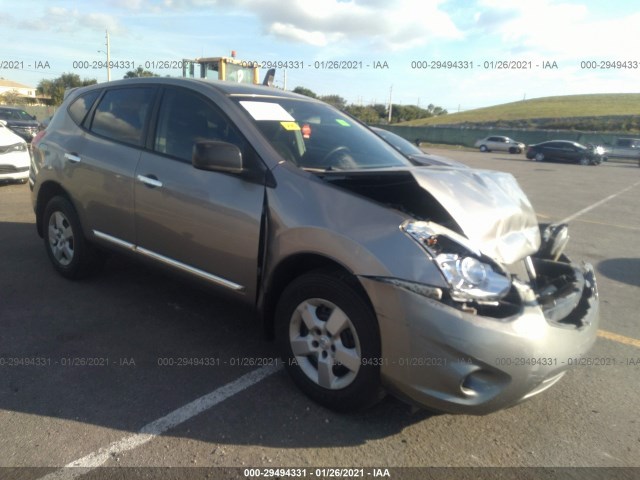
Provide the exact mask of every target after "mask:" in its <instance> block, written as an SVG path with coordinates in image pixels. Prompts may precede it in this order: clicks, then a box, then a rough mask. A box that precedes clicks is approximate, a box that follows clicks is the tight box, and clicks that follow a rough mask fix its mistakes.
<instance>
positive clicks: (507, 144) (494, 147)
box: [474, 135, 525, 153]
mask: <svg viewBox="0 0 640 480" xmlns="http://www.w3.org/2000/svg"><path fill="white" fill-rule="evenodd" d="M474 146H475V147H476V148H479V149H480V151H481V152H491V151H497V152H509V153H522V152H523V151H524V149H525V144H524V143H522V142H516V141H515V140H514V139H513V138H509V137H501V136H498V135H494V136H491V137H485V138H481V139H480V140H478V141H476V143H475V145H474Z"/></svg>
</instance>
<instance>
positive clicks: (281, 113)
mask: <svg viewBox="0 0 640 480" xmlns="http://www.w3.org/2000/svg"><path fill="white" fill-rule="evenodd" d="M240 105H242V106H243V107H244V109H245V110H246V111H247V112H249V114H250V115H251V116H252V117H253V119H254V120H256V121H275V122H295V119H294V118H293V117H292V116H291V115H289V113H288V112H287V111H286V110H285V109H284V108H282V107H281V106H280V105H279V104H277V103H268V102H249V101H244V102H240Z"/></svg>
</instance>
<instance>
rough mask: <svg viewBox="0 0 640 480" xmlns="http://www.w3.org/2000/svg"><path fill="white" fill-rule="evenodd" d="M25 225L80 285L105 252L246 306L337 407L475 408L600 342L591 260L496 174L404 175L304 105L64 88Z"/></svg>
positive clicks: (399, 165) (241, 92) (257, 96)
mask: <svg viewBox="0 0 640 480" xmlns="http://www.w3.org/2000/svg"><path fill="white" fill-rule="evenodd" d="M33 147H34V148H33V150H34V158H33V162H32V166H31V171H30V185H31V190H32V199H33V206H34V209H35V213H36V218H37V230H38V233H39V234H40V236H42V237H43V239H44V246H45V248H46V251H47V254H48V256H49V258H50V260H51V262H52V263H53V266H54V267H55V269H56V270H57V271H58V272H59V273H60V274H62V275H63V276H65V277H68V278H79V277H82V276H84V275H87V274H88V273H90V272H91V271H92V270H94V269H95V268H96V267H97V266H98V265H99V264H100V263H101V259H102V258H103V255H102V252H103V251H104V250H107V249H110V250H116V251H119V252H125V253H129V254H131V255H132V256H137V257H140V258H144V259H148V260H149V261H152V262H155V263H157V264H162V265H165V266H167V267H168V268H170V269H175V270H177V271H181V272H186V273H187V274H189V275H191V276H193V277H196V278H198V279H202V280H204V281H206V282H208V283H210V284H211V285H212V286H213V288H214V289H216V290H219V291H223V292H227V293H228V294H229V295H230V296H231V297H233V298H236V299H238V300H240V301H243V302H246V303H248V304H250V305H253V306H255V308H256V310H257V312H258V313H259V317H260V318H261V319H262V322H263V323H264V326H265V329H266V331H267V332H268V333H269V334H271V335H274V336H275V338H276V341H277V344H278V345H279V349H280V353H281V355H282V358H283V360H284V364H285V365H286V368H287V370H288V371H289V373H290V374H291V377H292V378H293V380H294V381H295V383H296V384H297V385H298V386H299V387H300V388H301V389H302V390H303V391H304V392H305V393H306V394H308V395H309V396H310V397H311V398H313V399H314V400H316V401H317V402H319V403H321V404H323V405H325V406H328V407H330V408H334V409H337V410H353V409H357V408H362V407H365V406H367V405H370V404H372V403H374V402H375V401H377V400H378V399H380V398H381V396H382V395H383V394H384V392H391V393H393V394H395V395H397V396H399V397H401V398H404V399H406V400H408V401H410V402H413V403H415V404H418V405H420V406H424V407H427V408H430V409H436V410H441V411H447V412H461V413H474V414H484V413H488V412H491V411H495V410H498V409H501V408H504V407H507V406H510V405H513V404H515V403H517V402H520V401H522V400H524V399H526V398H528V397H531V396H532V395H535V394H537V393H539V392H541V391H543V390H545V389H546V388H548V387H550V386H551V385H553V384H554V383H555V382H557V381H558V380H559V379H560V378H561V377H562V375H563V374H564V373H565V371H566V369H567V367H568V363H570V362H569V361H568V360H569V359H572V358H574V357H577V356H580V355H583V354H584V353H585V352H586V351H587V350H588V349H589V348H590V346H591V345H592V344H593V342H594V340H595V338H596V329H597V323H598V294H597V289H596V282H595V278H594V274H593V271H592V269H591V267H590V266H589V265H581V266H578V265H576V264H574V263H572V262H571V261H570V260H569V259H568V258H567V257H566V256H565V254H564V253H563V249H564V246H565V244H566V242H567V240H568V234H567V228H566V226H564V225H551V226H542V227H541V226H539V225H538V223H537V221H536V216H535V214H534V211H533V209H532V207H531V204H530V203H529V201H528V199H527V197H526V196H525V195H524V193H523V192H522V191H521V189H520V187H519V186H518V184H517V183H516V181H515V179H514V178H513V177H512V176H511V175H509V174H506V173H499V172H492V171H485V170H474V169H460V168H451V167H448V166H414V165H413V164H412V163H411V161H410V160H409V159H408V158H406V157H404V156H403V155H402V154H401V153H400V152H398V151H397V150H396V149H394V148H393V147H392V146H391V145H389V144H388V143H386V142H385V141H384V140H382V139H381V138H380V137H378V136H377V135H376V134H374V133H372V132H371V131H370V130H369V129H368V128H367V127H365V126H363V125H361V124H359V123H358V122H357V121H355V120H354V119H353V118H351V117H348V116H346V115H344V114H342V113H341V112H339V111H338V110H336V109H334V108H332V107H331V106H329V105H326V104H324V103H322V102H319V101H315V100H312V99H309V98H307V97H303V96H299V95H295V94H291V93H287V92H282V91H278V90H275V89H270V88H268V87H260V86H247V85H240V84H234V83H218V82H210V81H204V80H187V79H171V78H151V79H149V78H147V79H130V80H123V81H116V82H111V83H104V84H99V85H93V86H89V87H85V88H80V89H77V90H74V91H72V92H71V93H70V94H69V95H68V96H67V98H66V100H65V102H64V104H63V105H62V106H61V107H60V108H59V110H58V112H57V113H56V115H55V116H54V118H53V119H52V121H51V123H50V125H49V127H48V128H47V129H46V130H45V131H43V132H41V133H40V135H39V136H38V137H37V138H36V139H35V140H34V142H33Z"/></svg>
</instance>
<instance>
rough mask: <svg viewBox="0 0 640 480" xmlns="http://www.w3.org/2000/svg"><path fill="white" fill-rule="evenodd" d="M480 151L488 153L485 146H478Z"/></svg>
mask: <svg viewBox="0 0 640 480" xmlns="http://www.w3.org/2000/svg"><path fill="white" fill-rule="evenodd" d="M480 151H481V152H483V153H484V152H488V151H489V149H488V148H487V146H486V145H480Z"/></svg>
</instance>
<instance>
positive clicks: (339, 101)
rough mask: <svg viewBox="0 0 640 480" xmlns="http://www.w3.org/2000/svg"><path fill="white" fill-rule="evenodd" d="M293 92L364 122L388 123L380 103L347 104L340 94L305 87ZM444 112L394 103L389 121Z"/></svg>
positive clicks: (386, 108)
mask: <svg viewBox="0 0 640 480" xmlns="http://www.w3.org/2000/svg"><path fill="white" fill-rule="evenodd" d="M293 92H295V93H299V94H301V95H306V96H307V97H311V98H317V99H318V100H321V101H323V102H326V103H329V104H331V105H333V106H334V107H336V108H338V109H340V110H344V111H346V112H347V113H349V114H350V115H353V116H354V117H356V118H357V119H358V120H360V121H361V122H364V123H369V124H381V123H388V121H389V108H388V106H387V105H383V104H381V103H376V104H374V105H356V104H353V103H352V104H347V101H346V100H345V99H344V98H342V97H341V96H340V95H316V94H315V93H314V92H313V91H311V90H309V89H308V88H305V87H296V88H294V89H293ZM446 114H447V111H446V110H445V109H444V108H442V107H438V106H436V105H434V104H429V106H428V107H427V108H421V107H418V106H417V105H398V104H395V103H394V104H392V106H391V123H398V122H407V121H409V120H417V119H419V118H430V117H436V116H438V115H446Z"/></svg>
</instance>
